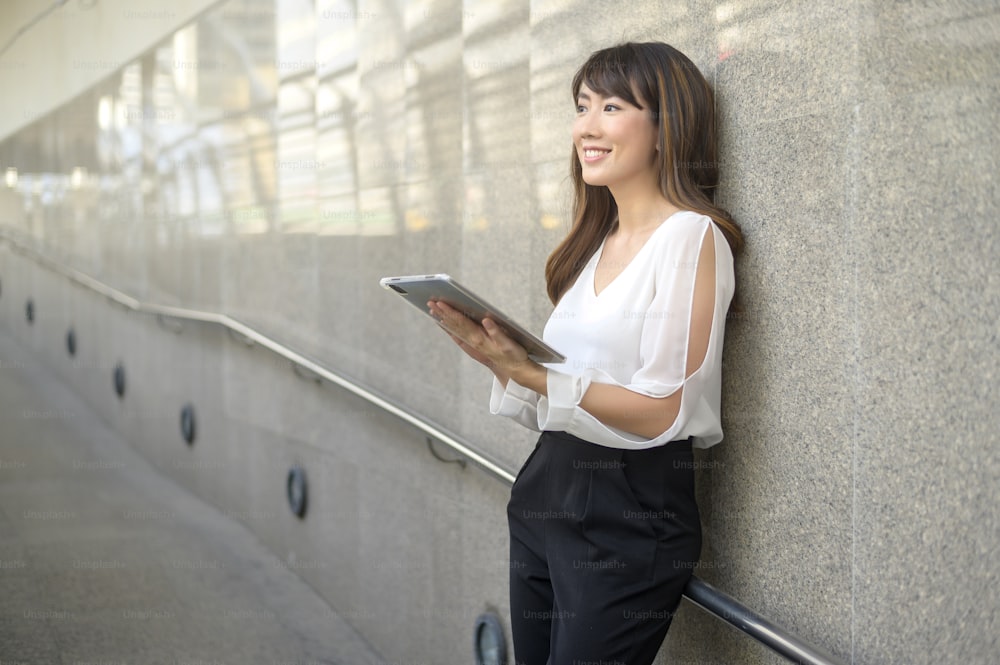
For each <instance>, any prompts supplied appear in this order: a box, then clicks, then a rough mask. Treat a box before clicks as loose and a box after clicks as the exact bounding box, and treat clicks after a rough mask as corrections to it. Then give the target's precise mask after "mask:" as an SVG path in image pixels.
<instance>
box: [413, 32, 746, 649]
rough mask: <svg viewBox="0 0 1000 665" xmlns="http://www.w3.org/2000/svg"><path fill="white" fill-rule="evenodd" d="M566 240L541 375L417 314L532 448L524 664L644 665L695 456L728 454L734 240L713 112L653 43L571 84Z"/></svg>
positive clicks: (669, 588) (690, 503)
mask: <svg viewBox="0 0 1000 665" xmlns="http://www.w3.org/2000/svg"><path fill="white" fill-rule="evenodd" d="M573 97H574V99H575V100H576V104H577V114H576V120H575V121H574V123H573V132H572V133H573V155H572V159H571V165H572V166H571V168H572V177H573V182H574V185H575V203H574V222H573V227H572V229H571V231H570V233H569V235H568V236H567V237H566V239H565V240H563V242H562V244H560V245H559V247H557V248H556V250H555V251H554V252H553V253H552V255H551V256H550V257H549V259H548V263H547V265H546V280H547V286H548V293H549V297H550V298H551V300H552V302H553V304H554V305H555V309H554V311H553V313H552V315H551V317H550V318H549V321H548V323H547V324H546V326H545V331H544V334H543V337H544V339H545V341H546V342H547V343H549V344H550V345H551V346H553V347H554V348H556V349H557V350H559V351H560V352H561V353H563V354H564V355H565V356H566V357H567V359H568V360H567V361H566V362H565V363H563V364H560V365H548V366H542V365H539V364H537V363H535V362H533V361H531V360H530V359H528V357H527V353H526V352H525V350H524V349H523V348H522V347H521V346H520V345H518V344H517V343H515V342H513V341H512V340H511V339H510V338H508V337H507V336H506V335H505V334H504V333H503V331H502V330H500V329H499V328H498V327H497V325H496V324H495V323H494V322H493V321H492V320H490V319H485V320H483V321H482V322H481V323H477V322H475V321H471V320H469V319H467V318H465V317H464V316H462V315H461V314H460V313H459V312H457V311H455V310H453V309H451V308H449V307H448V306H447V305H445V304H444V303H439V302H429V303H428V307H429V308H430V310H431V313H432V314H433V315H434V316H435V317H436V318H438V319H439V320H440V322H441V325H442V327H444V328H445V329H446V330H447V331H448V332H449V334H450V335H451V336H452V338H453V339H454V340H455V342H456V343H457V344H458V345H459V346H460V347H461V348H462V350H464V351H465V352H466V353H467V354H469V355H470V356H471V357H473V358H474V359H476V360H477V361H479V362H481V363H483V364H484V365H486V366H487V367H488V368H490V369H491V370H492V372H493V374H494V376H495V379H494V382H493V394H492V396H491V403H490V410H491V411H492V412H493V413H494V414H500V415H504V416H508V417H511V418H513V419H515V420H517V421H518V422H520V423H522V424H523V425H525V426H527V427H530V428H532V429H536V430H539V431H540V432H541V436H540V437H539V439H538V443H537V445H536V446H535V449H534V451H533V452H532V454H531V456H530V457H529V458H528V460H527V462H525V464H524V467H523V468H522V469H521V471H520V473H519V474H518V477H517V480H516V482H515V483H514V486H513V488H512V490H511V499H510V503H509V505H508V520H509V525H510V540H511V588H510V596H511V624H512V632H513V640H514V650H515V656H516V661H517V663H519V664H524V665H545V664H546V663H549V664H550V665H569V664H571V663H585V662H602V663H603V662H607V663H626V664H628V665H638V664H642V663H652V662H653V660H654V658H655V656H656V653H657V651H658V650H659V648H660V645H661V644H662V642H663V638H664V636H665V635H666V632H667V628H668V627H669V625H670V621H671V619H672V617H673V613H674V611H675V610H676V608H677V605H678V603H679V602H680V597H681V593H682V591H683V589H684V585H685V584H686V583H687V580H688V578H689V577H690V575H691V571H692V569H693V568H694V567H695V565H696V564H697V562H698V557H699V552H700V548H701V525H700V520H699V516H698V507H697V505H696V503H695V496H694V464H693V456H692V446H694V447H700V448H706V447H708V446H711V445H714V444H715V443H718V442H719V441H720V440H721V439H722V427H721V423H720V416H719V414H720V411H719V402H720V386H721V365H722V340H723V332H724V324H725V318H726V312H727V310H728V308H729V304H730V301H731V299H732V295H733V291H734V274H733V253H734V252H735V251H737V250H738V249H739V247H740V245H741V243H742V236H741V233H740V229H739V227H738V226H737V225H736V223H735V222H733V220H732V219H731V218H730V216H729V215H728V213H726V212H725V211H724V210H722V209H721V208H719V207H717V206H715V205H714V204H713V202H712V201H713V190H714V188H715V186H716V184H717V182H718V172H717V169H716V144H715V131H714V113H713V111H714V105H713V98H712V92H711V89H710V88H709V86H708V84H707V82H706V81H705V79H704V78H703V77H702V75H701V73H700V72H699V71H698V69H697V68H696V67H695V66H694V64H692V62H691V61H690V60H689V59H688V58H687V57H686V56H684V55H683V54H682V53H680V52H679V51H677V50H676V49H674V48H672V47H670V46H668V45H666V44H660V43H646V44H634V43H630V44H623V45H620V46H616V47H612V48H608V49H604V50H601V51H597V52H595V53H594V54H592V55H591V57H590V58H589V59H588V60H587V62H586V63H584V65H583V66H582V67H581V68H580V70H579V71H578V72H577V74H576V76H575V77H574V79H573Z"/></svg>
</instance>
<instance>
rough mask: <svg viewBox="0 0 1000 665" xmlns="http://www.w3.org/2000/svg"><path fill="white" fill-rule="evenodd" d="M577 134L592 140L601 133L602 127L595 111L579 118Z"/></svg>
mask: <svg viewBox="0 0 1000 665" xmlns="http://www.w3.org/2000/svg"><path fill="white" fill-rule="evenodd" d="M576 120H577V132H578V133H579V135H580V138H591V137H594V136H597V135H598V134H599V133H600V125H599V123H598V119H597V114H596V113H594V112H593V111H587V112H586V113H583V114H581V115H580V116H578V117H577V119H576Z"/></svg>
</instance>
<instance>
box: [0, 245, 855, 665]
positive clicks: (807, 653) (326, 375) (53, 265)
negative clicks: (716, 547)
mask: <svg viewBox="0 0 1000 665" xmlns="http://www.w3.org/2000/svg"><path fill="white" fill-rule="evenodd" d="M0 239H3V240H4V241H6V242H7V243H8V244H9V245H10V246H11V248H13V249H14V251H16V252H17V253H19V254H22V255H26V256H30V257H31V258H32V259H34V260H35V261H36V262H37V263H39V264H41V265H43V266H45V267H46V268H48V269H50V270H52V271H53V272H57V273H59V274H61V275H64V276H65V277H67V278H69V279H70V280H72V281H74V282H76V283H78V284H80V285H81V286H84V287H86V288H88V289H91V290H93V291H95V292H97V293H99V294H101V295H103V296H105V297H106V298H108V299H110V300H112V301H113V302H116V303H118V304H119V305H122V306H124V307H126V308H127V309H129V310H132V311H135V312H141V313H147V314H154V315H157V316H161V317H163V316H166V317H170V318H176V319H182V320H189V321H197V322H200V323H215V324H218V325H220V326H223V327H224V328H227V329H229V330H230V331H232V332H234V333H237V334H239V335H241V336H243V337H244V338H246V339H249V340H252V341H253V342H255V343H257V344H260V345H261V346H263V347H265V348H267V349H269V350H270V351H272V352H274V353H276V354H277V355H279V356H282V357H284V358H287V359H288V360H289V361H291V362H292V363H293V364H294V365H293V367H294V366H298V367H302V368H304V369H306V370H308V371H309V372H312V373H313V374H315V375H316V376H319V377H322V378H323V379H325V380H327V381H329V382H330V383H333V384H335V385H338V386H340V387H341V388H343V389H344V390H347V391H348V392H350V393H352V394H354V395H357V396H358V397H361V398H362V399H364V400H367V401H368V402H370V403H371V404H374V405H375V406H378V407H380V408H382V409H383V410H385V411H386V412H387V413H390V414H392V415H394V416H396V417H397V418H400V419H401V420H404V421H406V422H407V423H409V424H411V425H413V426H414V427H416V428H417V429H418V430H420V431H422V432H424V433H425V434H426V435H427V436H429V437H431V438H433V439H436V440H438V441H440V442H441V443H444V444H445V445H447V446H448V447H450V448H451V449H452V450H454V451H455V452H457V453H459V454H461V455H463V456H464V457H466V458H468V459H469V460H471V461H473V462H475V463H476V464H477V465H478V466H479V467H481V468H482V469H484V470H486V471H488V472H489V473H491V474H492V475H493V476H494V477H496V478H497V479H499V480H502V481H504V482H505V483H507V484H508V485H511V484H513V482H514V479H515V474H514V473H513V472H512V471H511V470H510V469H507V468H505V467H503V466H502V465H501V464H500V463H499V462H497V461H496V460H493V459H490V457H489V456H487V455H486V454H484V453H483V452H481V451H478V450H476V449H475V447H474V446H472V445H470V444H469V443H467V442H465V441H463V440H462V439H461V438H460V437H459V436H458V435H456V434H453V433H451V432H449V431H447V430H446V429H445V428H443V427H441V426H440V425H438V424H436V423H434V422H432V421H431V420H429V419H427V418H425V417H424V416H422V415H420V414H418V413H415V412H414V411H411V410H409V409H407V408H406V407H404V406H402V405H400V404H397V403H396V402H394V401H392V400H391V399H390V398H388V397H385V396H383V395H381V394H379V393H378V392H377V391H375V390H374V389H372V388H369V387H366V386H363V385H362V384H360V383H359V382H357V381H354V380H353V379H350V378H348V377H346V376H344V375H342V374H338V373H337V372H334V371H333V370H330V369H328V368H327V367H324V366H323V365H321V364H319V363H318V362H316V361H314V360H311V359H309V358H307V357H306V356H304V355H302V354H300V353H298V352H297V351H294V350H292V349H290V348H289V347H287V346H285V345H284V344H282V343H280V342H278V341H276V340H274V339H272V338H270V337H268V336H267V335H264V334H263V333H261V332H258V331H257V330H255V329H254V328H252V327H250V326H248V325H246V324H245V323H242V322H240V321H237V320H236V319H233V318H232V317H229V316H227V315H225V314H218V313H215V312H203V311H199V310H194V309H186V308H183V307H172V306H168V305H158V304H154V303H144V302H141V301H139V300H138V299H136V298H133V297H132V296H130V295H127V294H125V293H123V292H121V291H119V290H117V289H115V288H113V287H110V286H108V285H107V284H104V283H103V282H101V281H99V280H96V279H94V278H93V277H90V276H89V275H86V274H84V273H82V272H80V271H78V270H75V269H73V268H70V267H68V266H65V265H63V264H61V263H59V262H57V261H54V260H52V259H50V258H48V257H46V256H45V255H44V254H42V253H40V252H38V251H37V250H35V249H33V248H31V247H29V246H27V245H26V244H24V243H22V242H20V241H18V240H17V239H15V238H13V237H12V236H11V235H10V233H9V232H8V231H6V230H5V229H2V228H0ZM684 597H685V598H687V599H688V600H689V601H691V602H692V603H694V604H695V605H697V606H698V607H700V608H701V609H703V610H705V611H706V612H708V613H709V614H711V615H712V616H714V617H716V618H718V619H720V620H722V621H725V622H727V623H729V624H730V625H732V626H734V627H735V628H737V629H738V630H739V631H740V632H742V633H744V634H746V635H748V636H749V637H751V638H753V639H754V640H756V641H758V642H760V643H761V644H763V645H765V646H767V647H768V648H770V649H771V650H773V651H774V652H776V653H777V654H779V655H781V656H783V657H785V658H787V659H788V660H790V661H792V662H793V663H801V664H802V665H847V664H846V661H844V660H843V659H841V658H839V657H837V656H834V655H832V654H830V653H829V652H827V651H825V650H823V649H821V648H819V647H816V646H813V645H810V644H807V643H806V642H804V641H802V640H801V639H799V638H798V637H797V636H796V635H794V634H792V633H791V632H789V631H788V630H785V629H784V628H781V627H779V626H777V625H775V624H773V623H771V622H770V621H768V620H767V619H765V618H763V617H761V616H760V615H758V614H757V613H756V612H754V611H752V610H751V609H749V608H748V607H746V606H745V605H743V604H741V603H740V602H739V601H737V600H736V599H734V598H732V597H731V596H729V595H728V594H726V593H724V592H722V591H719V590H718V589H716V588H715V587H713V586H712V585H710V584H708V583H707V582H705V581H703V580H701V579H699V578H698V577H695V576H694V575H692V576H691V579H690V581H689V582H688V584H687V586H686V587H685V588H684Z"/></svg>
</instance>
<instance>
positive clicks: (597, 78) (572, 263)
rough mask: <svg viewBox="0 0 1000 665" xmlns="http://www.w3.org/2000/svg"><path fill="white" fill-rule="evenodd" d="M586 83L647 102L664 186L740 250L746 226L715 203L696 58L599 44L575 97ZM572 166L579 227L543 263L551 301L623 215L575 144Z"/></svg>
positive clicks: (708, 92)
mask: <svg viewBox="0 0 1000 665" xmlns="http://www.w3.org/2000/svg"><path fill="white" fill-rule="evenodd" d="M584 83H586V84H587V87H588V88H590V89H591V90H593V91H594V92H596V93H598V94H600V95H604V96H612V95H613V96H617V97H621V98H622V99H624V100H625V101H627V102H628V103H630V104H632V105H634V106H636V107H638V108H640V109H645V108H646V107H647V106H648V108H649V112H650V114H651V118H652V119H653V121H654V122H656V125H657V145H658V146H659V153H658V154H659V156H660V158H659V160H658V161H657V165H656V168H657V172H658V176H659V181H660V191H661V192H662V193H663V195H664V196H665V197H666V199H667V200H668V201H669V202H670V203H672V204H673V205H675V206H677V207H678V208H681V209H682V210H691V211H694V212H698V213H701V214H703V215H707V216H709V217H711V218H712V220H713V221H714V222H715V223H716V224H717V225H718V226H719V228H720V229H721V230H722V233H723V234H724V235H725V237H726V240H727V241H728V242H729V246H730V248H731V249H732V251H733V254H736V253H737V252H738V251H739V250H740V248H741V247H742V246H743V234H742V233H741V231H740V227H739V225H738V224H737V223H736V222H735V221H734V220H733V218H732V217H731V216H730V215H729V213H728V212H727V211H725V210H723V209H722V208H720V207H719V206H717V205H715V203H714V199H715V188H716V186H717V185H718V183H719V169H718V162H717V161H716V137H715V103H714V99H713V95H712V89H711V88H710V87H709V85H708V82H707V81H706V80H705V77H704V76H702V75H701V72H700V71H698V68H697V67H695V65H694V63H692V62H691V60H689V59H688V57H687V56H686V55H684V54H683V53H681V52H680V51H678V50H677V49H675V48H674V47H672V46H669V45H667V44H662V43H660V42H648V43H627V44H620V45H618V46H613V47H611V48H606V49H603V50H600V51H595V52H594V53H593V54H591V56H590V58H588V59H587V62H585V63H583V66H582V67H580V69H579V71H577V73H576V76H574V77H573V99H574V100H576V99H577V96H578V95H579V93H580V86H581V85H583V84H584ZM570 171H571V174H572V178H573V190H574V192H573V227H572V229H570V232H569V234H568V235H567V236H566V237H565V238H564V239H563V241H562V242H561V243H560V244H559V246H558V247H556V249H555V250H554V251H553V252H552V254H551V255H549V258H548V261H547V262H546V264H545V281H546V286H547V289H548V294H549V299H550V300H552V303H553V304H556V303H558V302H559V299H560V298H561V297H562V295H563V293H565V292H566V290H567V289H568V288H569V287H570V285H572V284H573V281H574V280H575V279H576V278H577V276H578V275H579V274H580V272H581V271H582V270H583V267H584V266H585V265H586V264H587V262H588V261H589V260H590V257H591V256H593V254H594V252H596V251H597V248H598V247H600V245H601V241H603V240H604V237H605V236H606V235H607V234H608V233H609V232H610V231H612V230H613V229H614V227H615V225H616V224H617V220H618V206H617V204H616V203H615V200H614V197H612V196H611V192H610V191H609V190H608V188H607V187H605V186H597V187H595V186H591V185H588V184H587V183H585V182H584V181H583V176H582V169H581V167H580V160H579V159H578V157H577V154H576V148H575V147H574V148H573V151H572V154H571V157H570Z"/></svg>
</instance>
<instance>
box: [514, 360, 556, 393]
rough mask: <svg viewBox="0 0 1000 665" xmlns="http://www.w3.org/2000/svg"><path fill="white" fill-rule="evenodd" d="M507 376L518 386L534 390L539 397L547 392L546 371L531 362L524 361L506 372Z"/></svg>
mask: <svg viewBox="0 0 1000 665" xmlns="http://www.w3.org/2000/svg"><path fill="white" fill-rule="evenodd" d="M507 376H508V378H510V379H511V380H513V381H514V382H515V383H517V384H518V385H519V386H524V387H525V388H528V389H529V390H534V391H535V392H536V393H538V394H539V395H545V394H546V393H547V392H548V389H547V385H546V384H547V382H548V370H547V369H545V368H544V367H542V366H541V365H539V364H538V363H536V362H534V361H532V360H525V361H524V362H522V363H518V364H517V365H516V366H514V367H511V368H509V369H508V370H507Z"/></svg>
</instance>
